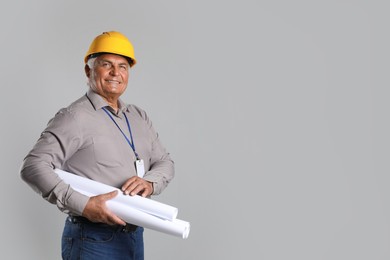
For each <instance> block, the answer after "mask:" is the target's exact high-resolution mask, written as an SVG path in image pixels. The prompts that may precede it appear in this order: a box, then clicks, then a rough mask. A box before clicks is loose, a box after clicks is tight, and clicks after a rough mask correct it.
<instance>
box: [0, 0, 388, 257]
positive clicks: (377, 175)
mask: <svg viewBox="0 0 390 260" xmlns="http://www.w3.org/2000/svg"><path fill="white" fill-rule="evenodd" d="M1 5H2V6H1V8H0V24H1V25H0V26H1V47H2V54H1V58H2V62H0V71H1V95H2V102H1V104H0V106H1V109H0V111H1V121H2V127H1V136H2V137H1V150H0V152H1V154H0V158H1V167H2V181H1V189H0V190H1V201H0V205H1V214H0V220H1V221H0V222H1V230H2V236H1V243H0V254H1V255H3V256H8V257H6V258H7V259H59V258H60V237H61V232H62V227H63V221H64V219H65V216H64V215H63V214H62V213H60V212H59V211H58V210H57V208H56V207H55V206H53V205H50V204H49V203H47V202H46V201H44V200H43V199H42V198H41V197H40V196H38V195H37V194H35V193H34V192H33V191H32V190H31V189H30V188H29V187H28V186H27V185H26V184H25V183H23V182H22V181H21V179H20V177H19V174H18V171H19V167H20V165H21V162H22V159H23V157H24V156H25V155H26V154H27V152H28V151H29V149H30V148H31V147H32V145H33V144H34V143H35V141H36V140H37V138H38V136H39V134H40V132H41V131H42V129H43V128H44V127H45V125H46V123H47V121H48V120H49V119H50V118H51V117H52V116H53V115H54V114H55V112H57V110H58V109H59V108H61V107H64V106H67V105H68V104H69V103H70V102H72V101H73V100H75V99H76V98H78V97H80V96H81V95H83V94H84V93H85V91H86V89H87V87H86V84H85V82H86V79H85V76H84V73H83V66H84V64H83V61H82V59H83V56H84V54H85V52H86V50H87V48H88V46H89V44H90V42H91V41H92V39H93V38H94V37H95V36H96V35H98V34H100V33H102V32H103V31H107V30H118V31H121V32H123V33H124V34H126V35H127V36H128V37H129V38H130V39H131V41H132V42H133V44H134V46H135V51H136V56H137V58H138V61H139V63H138V64H137V66H135V67H134V70H133V71H132V74H131V79H130V81H129V88H128V91H127V92H126V94H125V95H124V96H123V98H124V100H126V102H129V103H134V104H137V105H139V106H141V107H143V108H144V109H145V110H146V111H147V112H148V113H149V115H150V117H151V118H152V120H153V122H154V125H155V127H156V129H157V130H158V131H159V133H160V135H161V138H162V141H163V142H164V144H165V145H166V147H167V148H168V149H169V151H170V152H171V154H172V156H173V158H174V159H175V161H176V169H177V176H176V178H175V179H174V181H173V182H172V183H171V185H170V186H169V187H168V188H167V190H166V191H165V192H164V194H162V195H161V196H159V197H155V199H156V200H159V201H162V202H164V203H167V204H170V205H174V206H176V207H178V208H179V216H178V217H179V218H180V219H183V220H187V221H190V222H191V225H192V226H191V227H192V229H191V233H190V236H189V238H188V239H187V240H182V239H179V238H176V237H173V236H169V235H166V234H162V233H159V232H155V231H151V230H147V231H146V233H145V244H146V259H186V260H188V259H196V260H198V259H260V260H263V259H264V260H274V259H275V260H282V259H283V260H284V259H288V260H289V259H297V260H306V259H307V260H313V259H332V260H335V259H343V260H345V259H353V260H360V259H362V260H363V259H370V260H371V259H390V221H389V215H390V211H389V200H390V191H389V188H388V187H389V182H390V175H389V160H388V158H389V153H390V149H389V147H390V146H389V144H390V139H389V136H388V133H389V130H390V129H389V128H390V124H389V122H388V111H389V106H390V105H389V102H388V96H389V92H390V91H389V87H388V86H389V76H388V75H389V74H388V71H389V58H390V57H389V54H390V52H389V43H390V37H389V23H390V16H389V12H388V10H389V7H390V4H389V3H388V1H375V0H366V1H358V0H356V1H347V0H326V1H325V0H323V1H309V0H306V1H304V0H297V1H289V0H280V1H259V0H257V1H255V0H254V1H249V0H241V1H222V0H221V1H212V0H209V1H183V0H180V1H179V0H165V1H147V0H146V1H129V0H122V1H120V0H118V1H97V0H94V1H91V0H89V1H86V0H85V1H75V0H73V1H69V0H68V1H52V0H50V1H49V0H47V1H44V0H36V1H7V2H3V3H2V4H1ZM2 258H3V257H2Z"/></svg>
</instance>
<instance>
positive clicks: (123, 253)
mask: <svg viewBox="0 0 390 260" xmlns="http://www.w3.org/2000/svg"><path fill="white" fill-rule="evenodd" d="M143 232H144V229H143V228H142V227H137V229H136V231H134V232H124V231H123V228H122V227H120V226H109V225H106V224H99V223H92V222H89V223H88V222H74V221H72V220H71V219H70V218H67V219H66V221H65V227H64V231H63V233H62V259H64V260H65V259H66V260H75V259H79V260H89V259H92V260H100V259H104V260H107V259H110V260H121V259H123V260H125V259H126V260H143V259H144V242H143Z"/></svg>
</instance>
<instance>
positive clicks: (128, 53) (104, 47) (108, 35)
mask: <svg viewBox="0 0 390 260" xmlns="http://www.w3.org/2000/svg"><path fill="white" fill-rule="evenodd" d="M99 53H113V54H118V55H121V56H124V57H126V58H129V59H130V61H129V64H130V67H132V66H133V65H134V64H135V63H136V59H135V57H134V48H133V45H132V44H131V42H130V41H129V39H127V37H126V36H124V35H123V34H121V33H120V32H115V31H110V32H103V33H102V34H100V35H98V36H96V38H95V39H94V40H93V41H92V43H91V45H90V46H89V49H88V51H87V54H86V55H85V57H84V62H85V63H87V61H88V59H89V58H90V57H91V55H92V56H93V54H99Z"/></svg>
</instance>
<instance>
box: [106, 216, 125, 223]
mask: <svg viewBox="0 0 390 260" xmlns="http://www.w3.org/2000/svg"><path fill="white" fill-rule="evenodd" d="M107 220H108V221H109V224H110V225H121V226H125V225H126V222H124V221H123V220H122V219H121V218H119V217H118V216H117V215H115V214H111V215H110V216H109V217H108V219H107Z"/></svg>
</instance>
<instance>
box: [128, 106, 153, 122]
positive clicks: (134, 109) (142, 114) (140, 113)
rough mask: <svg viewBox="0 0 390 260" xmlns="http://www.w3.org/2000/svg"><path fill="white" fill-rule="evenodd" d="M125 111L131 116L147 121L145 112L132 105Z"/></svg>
mask: <svg viewBox="0 0 390 260" xmlns="http://www.w3.org/2000/svg"><path fill="white" fill-rule="evenodd" d="M127 111H128V113H130V114H132V115H136V116H139V117H141V118H143V119H145V120H149V118H148V115H147V113H146V111H145V110H144V109H142V108H140V107H139V106H137V105H134V104H129V105H127Z"/></svg>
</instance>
